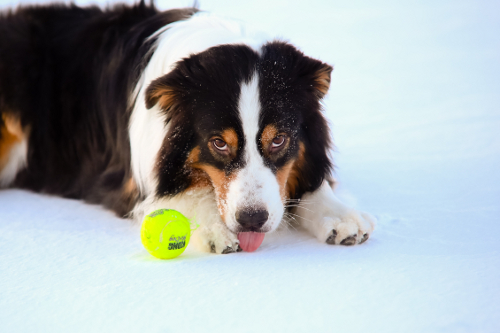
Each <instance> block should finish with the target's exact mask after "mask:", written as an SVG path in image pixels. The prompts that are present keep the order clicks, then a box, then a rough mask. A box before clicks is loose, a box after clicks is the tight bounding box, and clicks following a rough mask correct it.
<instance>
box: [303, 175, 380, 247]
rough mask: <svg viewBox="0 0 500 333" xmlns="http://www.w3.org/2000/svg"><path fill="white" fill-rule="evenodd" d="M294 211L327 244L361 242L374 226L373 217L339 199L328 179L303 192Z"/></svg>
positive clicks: (366, 237)
mask: <svg viewBox="0 0 500 333" xmlns="http://www.w3.org/2000/svg"><path fill="white" fill-rule="evenodd" d="M295 212H296V214H297V215H298V216H299V219H300V220H301V222H302V225H303V226H304V227H305V228H306V229H307V230H308V231H310V232H311V233H312V234H313V235H315V236H316V237H317V238H318V240H319V241H321V242H326V243H328V244H340V245H355V244H361V243H363V242H365V241H366V240H367V239H368V238H369V237H370V235H371V233H372V232H373V229H374V227H375V219H374V218H373V217H371V216H370V215H369V214H367V213H364V212H359V211H356V210H354V209H352V208H349V207H347V206H346V205H344V204H343V203H342V202H340V200H339V199H338V198H337V197H336V196H335V194H334V193H333V189H332V188H331V187H330V185H329V184H328V183H327V182H324V183H323V184H322V185H321V187H320V188H319V189H318V190H316V191H315V192H312V193H306V194H304V195H303V196H302V198H301V201H300V203H299V205H298V207H297V208H296V211H295Z"/></svg>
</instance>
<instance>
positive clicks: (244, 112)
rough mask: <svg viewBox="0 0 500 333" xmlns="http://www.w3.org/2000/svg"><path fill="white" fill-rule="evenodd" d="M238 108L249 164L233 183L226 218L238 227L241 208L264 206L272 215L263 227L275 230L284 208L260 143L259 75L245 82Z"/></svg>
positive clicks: (228, 224) (233, 225)
mask: <svg viewBox="0 0 500 333" xmlns="http://www.w3.org/2000/svg"><path fill="white" fill-rule="evenodd" d="M238 109H239V112H240V118H241V124H242V125H243V133H244V135H245V147H244V161H245V166H244V167H243V168H242V169H241V170H240V171H239V172H238V174H237V175H236V177H235V179H234V180H233V181H232V182H231V183H230V184H229V191H228V195H227V198H228V199H227V202H226V209H225V214H226V216H225V218H224V220H225V221H226V224H227V226H228V227H229V229H232V230H236V228H237V227H238V226H239V224H238V222H237V221H236V219H235V214H236V212H237V211H238V210H240V209H244V208H253V209H260V208H263V209H265V210H267V211H268V213H269V218H268V221H267V222H266V223H265V224H264V225H263V226H262V229H263V230H266V231H272V230H274V229H276V228H277V227H278V225H279V223H280V221H281V218H282V216H283V208H284V207H283V202H282V201H281V197H280V191H279V184H278V181H277V180H276V176H275V175H274V174H273V173H272V171H271V169H269V168H268V167H266V166H265V165H264V160H263V158H262V155H261V153H260V152H259V147H258V146H257V139H258V138H257V135H258V132H259V116H260V111H261V106H260V99H259V77H258V75H257V74H254V75H253V77H252V79H251V80H250V82H249V83H245V82H243V83H242V84H241V92H240V100H239V103H238Z"/></svg>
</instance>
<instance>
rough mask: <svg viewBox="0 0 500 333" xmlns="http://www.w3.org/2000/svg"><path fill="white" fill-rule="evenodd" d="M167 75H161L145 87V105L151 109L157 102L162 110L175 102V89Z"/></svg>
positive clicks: (172, 105) (170, 106)
mask: <svg viewBox="0 0 500 333" xmlns="http://www.w3.org/2000/svg"><path fill="white" fill-rule="evenodd" d="M170 81H171V78H170V76H169V75H165V76H162V77H160V78H158V79H156V80H154V81H153V82H151V84H150V85H149V86H148V88H147V89H146V93H145V97H146V107H147V108H148V109H151V108H152V107H153V106H155V105H156V104H159V106H160V108H161V109H163V110H168V109H170V108H172V107H174V106H175V104H176V89H175V88H174V84H173V83H172V82H170Z"/></svg>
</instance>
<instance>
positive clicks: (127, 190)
mask: <svg viewBox="0 0 500 333" xmlns="http://www.w3.org/2000/svg"><path fill="white" fill-rule="evenodd" d="M136 191H137V185H136V183H135V181H134V178H130V179H129V180H128V181H127V182H126V183H125V185H124V186H123V194H124V195H125V196H127V197H128V196H130V195H132V194H135V192H136Z"/></svg>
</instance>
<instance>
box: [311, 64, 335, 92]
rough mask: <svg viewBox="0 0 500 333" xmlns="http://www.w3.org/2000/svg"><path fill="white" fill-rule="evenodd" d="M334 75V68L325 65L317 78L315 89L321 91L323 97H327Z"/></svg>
mask: <svg viewBox="0 0 500 333" xmlns="http://www.w3.org/2000/svg"><path fill="white" fill-rule="evenodd" d="M331 73H332V68H331V67H330V66H328V65H325V66H324V67H323V68H321V69H320V70H319V71H318V72H317V73H316V77H315V80H314V81H315V83H316V84H315V88H316V89H318V90H319V92H320V93H321V94H322V96H325V95H326V93H327V92H328V89H330V75H331Z"/></svg>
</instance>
